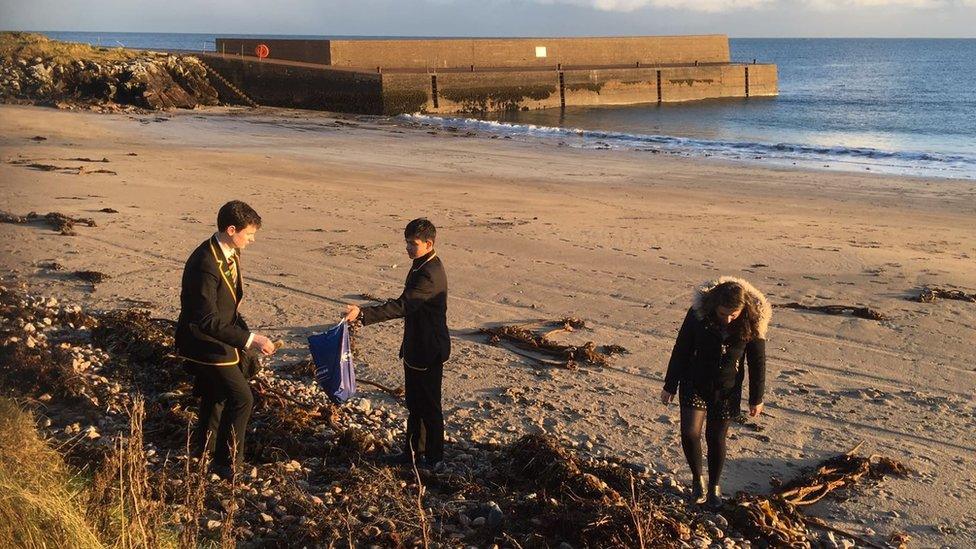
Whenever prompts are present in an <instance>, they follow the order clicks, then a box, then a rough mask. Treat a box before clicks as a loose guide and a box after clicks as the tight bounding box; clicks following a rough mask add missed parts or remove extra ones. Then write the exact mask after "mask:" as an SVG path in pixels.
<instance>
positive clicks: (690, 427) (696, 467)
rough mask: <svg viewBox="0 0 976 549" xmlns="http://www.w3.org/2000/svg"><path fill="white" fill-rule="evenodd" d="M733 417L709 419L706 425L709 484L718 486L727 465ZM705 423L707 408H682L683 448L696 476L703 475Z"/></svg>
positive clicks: (692, 472) (693, 474)
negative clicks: (726, 440) (703, 430)
mask: <svg viewBox="0 0 976 549" xmlns="http://www.w3.org/2000/svg"><path fill="white" fill-rule="evenodd" d="M731 422H732V420H731V419H709V420H708V425H707V426H706V427H705V440H706V442H707V443H708V486H709V488H711V487H713V486H718V481H719V477H721V476H722V466H723V465H725V436H726V435H727V434H728V432H729V424H730V423H731ZM704 423H705V410H698V409H695V408H690V407H684V406H683V407H682V408H681V448H682V449H683V450H684V451H685V459H687V460H688V466H689V467H691V474H692V476H693V477H694V478H696V479H697V478H700V477H701V476H702V448H701V435H702V425H704Z"/></svg>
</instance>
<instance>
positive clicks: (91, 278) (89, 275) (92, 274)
mask: <svg viewBox="0 0 976 549" xmlns="http://www.w3.org/2000/svg"><path fill="white" fill-rule="evenodd" d="M72 274H73V275H74V277H75V278H77V279H79V280H84V281H85V282H89V283H91V285H92V286H94V285H95V284H101V283H102V282H105V281H106V280H107V279H108V275H107V274H105V273H102V272H99V271H75V272H74V273H72Z"/></svg>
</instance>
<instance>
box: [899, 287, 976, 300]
mask: <svg viewBox="0 0 976 549" xmlns="http://www.w3.org/2000/svg"><path fill="white" fill-rule="evenodd" d="M939 299H954V300H957V301H968V302H969V303H976V293H966V292H964V291H962V290H952V289H948V288H937V287H931V286H926V287H925V288H922V291H921V292H919V294H918V295H917V296H916V297H915V299H914V300H915V301H918V302H919V303H935V302H936V301H937V300H939Z"/></svg>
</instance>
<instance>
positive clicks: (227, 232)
mask: <svg viewBox="0 0 976 549" xmlns="http://www.w3.org/2000/svg"><path fill="white" fill-rule="evenodd" d="M260 227H261V217H260V216H259V215H258V214H257V212H255V211H254V210H253V209H252V208H251V207H250V206H248V205H247V204H245V203H244V202H241V201H239V200H234V201H231V202H228V203H227V204H224V205H223V207H221V208H220V211H219V212H218V213H217V232H216V233H214V234H213V236H211V237H210V238H209V239H207V240H205V241H204V242H203V243H202V244H200V245H199V246H198V247H197V249H196V250H194V251H193V253H192V254H190V258H189V259H187V261H186V266H185V267H184V268H183V284H182V290H181V292H180V307H181V308H180V316H179V319H178V320H177V322H176V350H177V353H178V354H179V356H180V357H181V358H182V359H183V360H184V363H185V365H186V367H187V369H188V370H189V371H190V372H192V373H193V374H194V375H195V376H196V386H195V389H194V394H195V395H197V396H200V397H201V401H200V411H199V416H198V420H197V426H196V429H195V431H194V433H193V452H194V454H196V455H199V456H202V455H203V454H204V453H205V452H206V451H208V450H214V459H213V470H214V472H215V473H217V474H219V475H221V476H223V477H225V478H226V477H228V476H229V475H230V473H231V469H230V467H231V464H232V463H233V462H235V461H236V463H238V464H240V463H241V462H242V458H243V456H244V433H245V431H246V430H247V422H248V419H250V417H251V408H252V406H253V404H254V397H253V395H252V394H251V388H250V386H249V385H248V383H247V378H246V376H245V373H244V372H243V371H242V366H243V365H244V364H243V363H245V362H248V358H247V357H246V355H245V351H246V350H248V349H256V350H259V351H260V352H262V353H264V354H265V355H271V354H274V352H275V345H274V343H273V342H272V341H271V340H270V339H268V338H267V337H265V336H262V335H258V334H255V333H253V332H251V331H250V330H249V329H248V327H247V323H245V322H244V319H243V318H242V317H241V315H240V314H239V313H238V312H237V307H238V306H239V305H240V302H241V299H242V298H243V297H244V296H243V294H244V285H243V282H242V277H241V267H240V252H241V250H243V249H244V248H245V247H247V245H248V244H250V243H251V242H254V235H255V233H256V232H257V230H258V228H260ZM232 444H234V445H236V449H237V452H236V455H235V456H233V457H232V456H231V447H232Z"/></svg>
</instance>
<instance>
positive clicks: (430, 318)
mask: <svg viewBox="0 0 976 549" xmlns="http://www.w3.org/2000/svg"><path fill="white" fill-rule="evenodd" d="M360 318H361V319H362V321H363V324H364V325H367V324H375V323H377V322H383V321H384V320H391V319H394V318H403V343H402V344H401V345H400V358H402V359H404V360H405V361H406V362H407V364H409V365H410V366H413V367H417V368H426V367H428V366H431V365H434V364H443V363H444V362H446V361H447V359H448V358H449V357H450V356H451V335H450V333H449V332H448V330H447V273H446V272H444V264H443V263H441V259H440V258H439V257H437V254H436V252H430V253H429V254H427V255H425V256H423V257H419V258H417V259H415V260H413V264H412V265H411V267H410V272H409V273H407V280H406V282H405V283H404V288H403V293H402V294H400V297H398V298H396V299H391V300H389V301H387V302H386V303H383V304H382V305H375V306H372V307H363V308H362V316H360Z"/></svg>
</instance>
